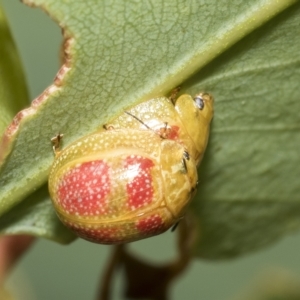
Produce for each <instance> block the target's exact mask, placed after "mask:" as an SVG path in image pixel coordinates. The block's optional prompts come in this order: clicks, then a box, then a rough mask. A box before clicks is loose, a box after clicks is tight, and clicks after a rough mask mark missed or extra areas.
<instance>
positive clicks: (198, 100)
mask: <svg viewBox="0 0 300 300" xmlns="http://www.w3.org/2000/svg"><path fill="white" fill-rule="evenodd" d="M194 101H195V104H196V106H197V107H198V108H199V109H200V110H202V109H203V108H204V100H203V98H202V95H197V96H195V98H194Z"/></svg>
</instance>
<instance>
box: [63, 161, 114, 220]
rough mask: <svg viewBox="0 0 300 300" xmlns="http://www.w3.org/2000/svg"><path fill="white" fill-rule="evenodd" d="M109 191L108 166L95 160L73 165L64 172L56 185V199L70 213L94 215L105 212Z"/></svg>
mask: <svg viewBox="0 0 300 300" xmlns="http://www.w3.org/2000/svg"><path fill="white" fill-rule="evenodd" d="M109 192H110V178H109V166H108V165H107V163H105V162H104V161H102V160H96V161H91V162H86V163H82V164H80V165H78V166H74V167H73V168H72V169H71V170H70V171H68V172H67V173H66V174H64V176H63V177H62V178H61V180H60V183H59V187H58V201H59V202H60V204H61V206H62V207H63V209H64V210H65V211H67V212H69V213H70V214H75V215H79V216H95V215H100V214H104V213H105V211H106V203H105V197H106V195H107V194H108V193H109Z"/></svg>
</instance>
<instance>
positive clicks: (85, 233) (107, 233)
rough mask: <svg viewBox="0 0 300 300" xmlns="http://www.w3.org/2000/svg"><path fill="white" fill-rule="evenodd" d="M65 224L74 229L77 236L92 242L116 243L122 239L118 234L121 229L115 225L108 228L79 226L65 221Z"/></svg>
mask: <svg viewBox="0 0 300 300" xmlns="http://www.w3.org/2000/svg"><path fill="white" fill-rule="evenodd" d="M66 225H67V226H68V227H69V228H70V229H71V230H72V231H74V232H75V233H76V234H77V235H78V236H79V237H81V238H83V239H85V240H88V241H90V242H93V243H100V244H118V243H121V242H123V241H124V236H122V235H120V233H121V232H122V230H121V229H120V228H117V227H108V228H89V227H84V226H82V227H79V226H74V225H73V224H71V223H69V222H66Z"/></svg>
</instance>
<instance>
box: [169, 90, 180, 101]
mask: <svg viewBox="0 0 300 300" xmlns="http://www.w3.org/2000/svg"><path fill="white" fill-rule="evenodd" d="M180 89H181V88H180V86H178V87H176V88H175V89H173V90H172V92H171V95H170V97H169V99H170V100H171V101H172V103H173V104H175V102H176V98H177V95H178V93H179V91H180Z"/></svg>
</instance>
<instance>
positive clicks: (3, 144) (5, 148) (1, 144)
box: [0, 0, 74, 167]
mask: <svg viewBox="0 0 300 300" xmlns="http://www.w3.org/2000/svg"><path fill="white" fill-rule="evenodd" d="M22 2H23V3H24V4H26V5H28V6H30V7H39V8H41V9H42V10H43V11H44V12H45V13H46V14H48V12H47V10H46V9H44V8H43V7H42V6H41V7H40V6H37V5H35V4H33V2H31V1H27V0H23V1H22ZM48 15H49V14H48ZM51 18H52V16H51ZM52 19H53V20H54V21H55V22H56V23H58V25H59V26H60V24H59V22H57V20H55V19H54V18H52ZM60 27H61V26H60ZM61 28H62V27H61ZM62 35H63V38H64V42H63V51H62V52H63V53H64V56H63V65H62V67H61V68H60V69H59V70H58V72H57V74H56V76H55V78H54V83H53V84H52V85H50V86H49V87H48V88H46V89H45V90H44V92H43V93H42V94H41V95H39V96H38V97H37V98H35V99H34V100H33V101H32V102H31V105H30V107H28V108H25V109H23V110H21V111H20V112H19V113H17V115H16V116H15V117H14V118H13V120H12V122H11V124H10V125H9V126H8V127H7V129H6V130H5V132H4V134H3V136H2V138H1V141H0V167H1V166H2V164H3V162H4V161H5V159H6V158H7V157H8V156H9V154H10V152H11V150H12V149H13V147H12V142H13V141H14V140H15V138H16V136H17V134H18V131H19V128H21V125H22V124H23V123H24V122H26V120H27V119H29V118H30V117H32V116H34V115H35V114H36V113H37V111H38V108H39V106H40V105H41V104H43V103H44V102H45V101H46V100H47V98H48V97H49V96H50V95H51V94H53V93H55V92H56V91H58V90H59V89H60V87H62V86H63V83H64V77H65V75H66V74H67V73H68V72H69V70H70V69H71V54H70V53H71V51H70V50H71V48H72V44H73V42H74V39H73V38H72V37H70V35H69V34H67V30H66V28H62Z"/></svg>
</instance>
